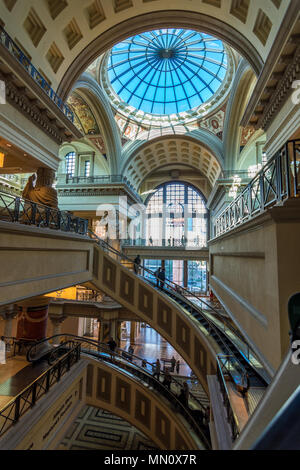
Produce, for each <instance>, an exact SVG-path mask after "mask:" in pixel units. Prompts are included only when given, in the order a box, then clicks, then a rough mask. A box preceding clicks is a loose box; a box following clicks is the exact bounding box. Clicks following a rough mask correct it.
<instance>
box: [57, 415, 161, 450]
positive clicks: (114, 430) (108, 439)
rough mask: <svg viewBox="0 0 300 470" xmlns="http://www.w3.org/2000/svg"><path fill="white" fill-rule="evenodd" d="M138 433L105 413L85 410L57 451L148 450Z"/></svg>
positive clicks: (152, 444) (141, 435)
mask: <svg viewBox="0 0 300 470" xmlns="http://www.w3.org/2000/svg"><path fill="white" fill-rule="evenodd" d="M152 449H157V447H156V445H155V444H154V443H153V442H151V441H149V439H148V438H147V437H146V436H145V435H144V434H142V433H141V432H140V431H139V430H138V429H136V428H135V427H133V426H131V425H130V424H129V423H127V422H126V421H124V420H123V419H121V418H119V417H118V416H116V415H113V414H111V413H109V412H108V411H105V410H101V409H99V408H94V407H92V406H85V407H84V408H83V409H82V410H81V413H80V414H79V416H78V417H77V419H76V420H75V421H74V422H73V423H72V425H71V426H70V428H69V429H68V431H67V433H66V435H65V436H64V439H63V440H62V442H61V443H60V444H59V446H58V447H57V450H152Z"/></svg>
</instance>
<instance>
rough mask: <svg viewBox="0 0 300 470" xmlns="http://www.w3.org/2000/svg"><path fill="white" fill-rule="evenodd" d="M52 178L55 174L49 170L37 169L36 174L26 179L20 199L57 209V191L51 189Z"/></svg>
mask: <svg viewBox="0 0 300 470" xmlns="http://www.w3.org/2000/svg"><path fill="white" fill-rule="evenodd" d="M54 178H55V172H54V171H53V170H51V169H50V168H38V169H37V172H36V174H33V175H32V176H30V177H29V178H28V181H27V184H26V186H25V188H24V190H23V192H22V197H23V198H24V199H29V200H30V201H32V202H36V203H37V204H43V205H45V206H49V207H53V208H54V209H57V208H58V200H57V191H56V189H54V188H53V187H52V184H53V182H54Z"/></svg>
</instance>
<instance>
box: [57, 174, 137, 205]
mask: <svg viewBox="0 0 300 470" xmlns="http://www.w3.org/2000/svg"><path fill="white" fill-rule="evenodd" d="M65 184H99V185H101V184H126V186H127V187H128V188H129V189H130V190H131V191H132V192H133V193H134V194H135V196H136V197H137V198H138V199H140V200H141V196H140V195H139V193H138V192H137V191H136V189H135V187H134V186H133V184H132V183H130V181H129V180H128V179H127V178H126V176H123V175H93V176H72V175H68V174H61V175H58V177H57V185H58V186H59V185H65Z"/></svg>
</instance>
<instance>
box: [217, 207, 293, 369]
mask: <svg viewBox="0 0 300 470" xmlns="http://www.w3.org/2000/svg"><path fill="white" fill-rule="evenodd" d="M295 204H296V206H295V207H291V208H289V207H285V208H283V207H277V208H273V209H272V210H271V211H270V212H269V213H265V214H263V215H262V216H259V217H258V218H256V219H255V220H253V221H252V222H249V223H246V224H244V225H243V226H242V227H240V228H239V229H235V230H232V231H231V232H230V233H228V234H227V235H224V236H221V237H219V238H218V239H217V240H216V241H213V242H211V243H210V245H209V252H210V265H211V266H210V285H211V287H212V289H213V291H214V292H215V294H216V295H217V296H218V298H219V299H220V301H221V302H222V304H223V305H224V306H225V308H226V310H227V311H228V312H229V314H230V315H231V316H232V317H233V319H234V320H235V321H236V323H237V324H238V325H239V326H240V328H241V330H242V332H243V333H244V334H245V335H246V336H247V337H248V338H249V340H250V342H252V344H253V345H254V346H255V348H256V349H257V352H258V353H260V357H261V358H262V359H263V360H264V363H265V365H266V366H267V367H268V366H269V367H270V368H271V369H273V370H276V369H277V368H278V367H279V365H280V363H281V361H282V359H283V357H284V354H286V352H287V349H288V346H289V336H288V330H289V323H288V314H287V302H288V299H289V297H290V296H291V295H292V294H294V293H295V292H297V291H299V287H300V276H299V263H300V252H299V249H297V246H298V243H299V237H300V218H299V204H298V202H297V201H296V203H295Z"/></svg>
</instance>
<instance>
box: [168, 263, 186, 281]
mask: <svg viewBox="0 0 300 470" xmlns="http://www.w3.org/2000/svg"><path fill="white" fill-rule="evenodd" d="M165 270H166V278H167V279H169V280H170V281H173V282H175V284H178V285H179V286H182V287H183V285H184V280H183V277H184V269H183V261H182V260H177V259H174V260H166V261H165Z"/></svg>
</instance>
